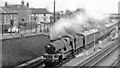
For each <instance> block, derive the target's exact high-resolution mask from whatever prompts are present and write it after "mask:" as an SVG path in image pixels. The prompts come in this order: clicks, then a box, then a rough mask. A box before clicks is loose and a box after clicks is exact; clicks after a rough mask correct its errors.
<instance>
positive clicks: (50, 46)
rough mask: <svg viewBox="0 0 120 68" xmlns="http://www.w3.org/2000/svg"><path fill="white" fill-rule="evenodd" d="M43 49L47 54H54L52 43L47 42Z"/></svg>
mask: <svg viewBox="0 0 120 68" xmlns="http://www.w3.org/2000/svg"><path fill="white" fill-rule="evenodd" d="M45 51H46V52H47V53H48V54H55V46H54V45H53V44H48V45H46V46H45Z"/></svg>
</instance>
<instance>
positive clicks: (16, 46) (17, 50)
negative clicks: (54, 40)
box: [0, 33, 50, 67]
mask: <svg viewBox="0 0 120 68" xmlns="http://www.w3.org/2000/svg"><path fill="white" fill-rule="evenodd" d="M0 40H1V41H2V42H1V43H2V66H9V67H11V66H16V65H19V64H21V63H24V62H26V61H28V60H31V59H34V58H36V57H39V56H41V55H42V54H44V53H45V51H44V46H45V45H46V44H48V43H49V42H50V41H49V37H48V36H47V35H46V34H44V33H38V34H24V35H10V36H6V37H4V38H3V37H2V38H1V39H0Z"/></svg>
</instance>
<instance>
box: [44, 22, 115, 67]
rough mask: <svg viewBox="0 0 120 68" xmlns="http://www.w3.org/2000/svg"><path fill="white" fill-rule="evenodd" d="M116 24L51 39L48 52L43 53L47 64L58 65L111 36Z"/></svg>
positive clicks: (46, 47) (46, 48) (47, 47)
mask: <svg viewBox="0 0 120 68" xmlns="http://www.w3.org/2000/svg"><path fill="white" fill-rule="evenodd" d="M116 26H117V23H111V24H106V25H105V28H99V29H91V30H89V31H84V32H82V33H76V34H75V35H67V36H62V37H59V38H57V39H55V40H51V43H50V44H48V45H46V46H45V50H46V54H44V55H43V58H44V59H45V65H46V66H49V65H50V64H54V65H56V64H59V63H60V62H61V61H62V60H64V59H67V58H69V57H71V56H72V57H74V56H75V54H76V53H77V52H78V51H79V50H81V49H83V48H86V46H89V45H90V44H94V43H97V42H98V41H100V40H103V39H105V38H106V37H108V36H110V33H111V32H112V31H114V30H115V29H116Z"/></svg>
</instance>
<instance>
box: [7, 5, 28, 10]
mask: <svg viewBox="0 0 120 68" xmlns="http://www.w3.org/2000/svg"><path fill="white" fill-rule="evenodd" d="M7 8H9V9H11V10H30V9H29V8H28V7H26V6H24V5H20V4H15V5H8V6H7Z"/></svg>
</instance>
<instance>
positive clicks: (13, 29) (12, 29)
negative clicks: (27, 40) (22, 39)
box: [0, 21, 53, 36]
mask: <svg viewBox="0 0 120 68" xmlns="http://www.w3.org/2000/svg"><path fill="white" fill-rule="evenodd" d="M52 25H53V23H40V24H38V23H37V22H35V21H32V22H18V23H16V22H15V23H14V24H13V25H11V24H10V23H8V24H7V23H0V26H1V27H2V28H1V29H2V30H0V31H1V34H2V36H4V35H15V34H27V33H37V32H49V29H50V27H52Z"/></svg>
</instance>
